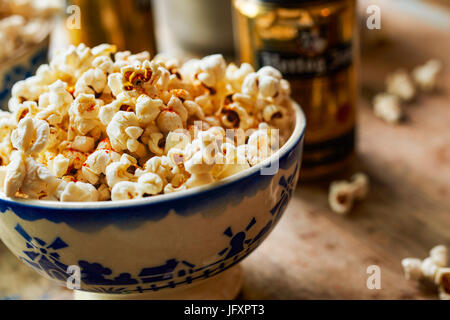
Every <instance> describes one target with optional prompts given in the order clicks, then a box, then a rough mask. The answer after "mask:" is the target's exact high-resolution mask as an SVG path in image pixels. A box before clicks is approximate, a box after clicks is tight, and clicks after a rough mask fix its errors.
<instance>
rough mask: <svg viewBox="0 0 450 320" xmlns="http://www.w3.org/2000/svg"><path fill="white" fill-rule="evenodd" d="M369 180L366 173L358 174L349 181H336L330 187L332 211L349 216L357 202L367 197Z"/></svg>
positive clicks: (329, 195)
mask: <svg viewBox="0 0 450 320" xmlns="http://www.w3.org/2000/svg"><path fill="white" fill-rule="evenodd" d="M368 190H369V179H368V177H367V175H365V174H364V173H357V174H355V175H354V176H353V177H352V180H351V181H350V182H349V181H344V180H342V181H334V182H333V183H331V185H330V190H329V194H328V202H329V204H330V208H331V210H333V211H334V212H336V213H338V214H347V213H349V212H350V210H351V209H352V207H353V203H354V201H355V200H361V199H363V198H365V197H366V196H367V193H368Z"/></svg>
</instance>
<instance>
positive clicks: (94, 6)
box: [68, 0, 156, 56]
mask: <svg viewBox="0 0 450 320" xmlns="http://www.w3.org/2000/svg"><path fill="white" fill-rule="evenodd" d="M68 2H69V4H70V5H77V6H78V7H79V8H80V12H79V13H80V22H81V25H80V28H79V29H77V28H72V29H69V34H70V40H71V42H72V43H73V44H75V45H78V44H80V43H84V44H85V45H87V46H88V47H94V46H97V45H99V44H102V43H110V44H114V45H116V46H117V49H118V50H120V51H122V50H130V51H131V52H132V53H138V52H141V51H148V52H150V55H151V56H154V55H155V54H156V40H155V32H154V21H153V12H152V6H151V1H150V0H127V1H118V0H94V1H93V0H69V1H68Z"/></svg>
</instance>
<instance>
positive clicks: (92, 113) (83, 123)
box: [69, 93, 100, 135]
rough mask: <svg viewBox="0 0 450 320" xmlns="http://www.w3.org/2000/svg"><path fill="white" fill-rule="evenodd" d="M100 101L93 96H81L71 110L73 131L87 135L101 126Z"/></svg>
mask: <svg viewBox="0 0 450 320" xmlns="http://www.w3.org/2000/svg"><path fill="white" fill-rule="evenodd" d="M99 108H100V105H99V101H97V100H96V99H95V96H94V95H92V94H84V93H82V94H80V95H78V97H77V98H76V99H75V100H74V102H73V103H72V105H71V106H70V108H69V116H70V121H71V125H72V129H74V130H75V133H78V134H80V135H86V134H87V133H88V132H89V131H91V130H92V129H94V128H95V127H96V126H99V125H100V121H99V120H98V111H99Z"/></svg>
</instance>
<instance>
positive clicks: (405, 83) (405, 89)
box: [386, 69, 416, 101]
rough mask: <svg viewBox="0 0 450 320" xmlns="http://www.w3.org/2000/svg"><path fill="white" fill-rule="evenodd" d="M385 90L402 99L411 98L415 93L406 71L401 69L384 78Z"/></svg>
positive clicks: (407, 99)
mask: <svg viewBox="0 0 450 320" xmlns="http://www.w3.org/2000/svg"><path fill="white" fill-rule="evenodd" d="M386 91H387V93H390V94H392V95H395V96H397V97H399V98H400V99H401V100H403V101H410V100H412V99H413V98H414V96H415V94H416V89H415V88H414V84H413V82H412V80H411V78H410V76H409V74H408V72H406V71H405V70H403V69H400V70H397V71H396V72H394V73H392V74H390V75H389V76H388V77H387V78H386Z"/></svg>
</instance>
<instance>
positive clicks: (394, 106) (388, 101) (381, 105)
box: [373, 93, 403, 123]
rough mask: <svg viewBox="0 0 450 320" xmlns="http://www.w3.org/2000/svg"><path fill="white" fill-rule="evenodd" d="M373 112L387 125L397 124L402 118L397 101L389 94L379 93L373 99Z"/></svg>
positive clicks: (400, 108)
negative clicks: (387, 123)
mask: <svg viewBox="0 0 450 320" xmlns="http://www.w3.org/2000/svg"><path fill="white" fill-rule="evenodd" d="M373 110H374V113H375V115H376V116H377V117H379V118H381V119H383V120H385V121H386V122H389V123H397V122H399V121H400V120H401V119H402V117H403V110H402V107H401V105H400V101H399V99H398V98H397V96H395V95H393V94H389V93H380V94H377V95H376V96H375V97H374V99H373Z"/></svg>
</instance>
